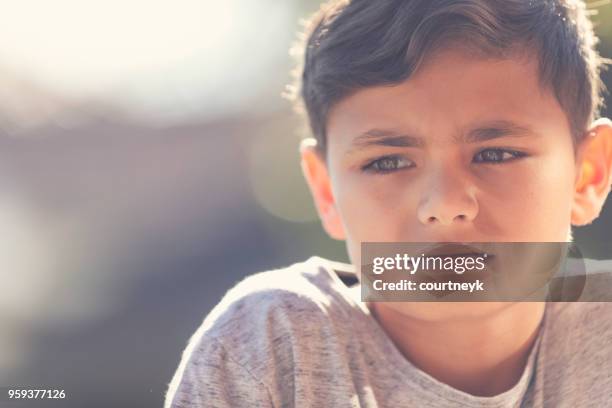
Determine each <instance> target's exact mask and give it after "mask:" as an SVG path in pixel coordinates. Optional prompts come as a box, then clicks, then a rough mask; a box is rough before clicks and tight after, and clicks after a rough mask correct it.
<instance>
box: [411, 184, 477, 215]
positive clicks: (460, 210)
mask: <svg viewBox="0 0 612 408" xmlns="http://www.w3.org/2000/svg"><path fill="white" fill-rule="evenodd" d="M477 214H478V202H477V201H476V198H475V196H474V191H473V188H471V187H470V185H469V183H467V182H466V181H465V177H463V178H462V177H461V175H458V174H455V177H452V176H449V175H444V176H439V177H436V178H435V179H432V180H431V181H430V182H428V183H427V187H426V191H425V192H424V194H423V195H422V196H421V201H420V203H419V206H418V208H417V217H418V219H419V221H421V223H423V224H424V225H452V224H462V223H463V224H464V223H467V222H471V221H473V220H474V218H475V217H476V215H477Z"/></svg>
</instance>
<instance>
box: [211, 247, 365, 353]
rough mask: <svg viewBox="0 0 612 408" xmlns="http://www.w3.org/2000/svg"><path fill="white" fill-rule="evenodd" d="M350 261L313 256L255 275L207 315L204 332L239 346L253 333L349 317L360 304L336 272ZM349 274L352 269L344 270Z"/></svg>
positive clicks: (288, 330)
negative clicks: (337, 260) (335, 260)
mask: <svg viewBox="0 0 612 408" xmlns="http://www.w3.org/2000/svg"><path fill="white" fill-rule="evenodd" d="M350 267H351V266H350V265H347V264H343V263H339V262H333V261H329V260H327V259H324V258H320V257H316V256H313V257H311V258H309V259H308V260H306V261H304V262H299V263H295V264H293V265H290V266H287V267H284V268H280V269H275V270H269V271H265V272H259V273H255V274H253V275H250V276H248V277H246V278H244V279H243V280H242V281H241V282H239V283H238V284H236V285H235V286H234V287H233V288H232V289H230V290H229V291H228V292H227V293H226V295H225V296H224V297H223V299H222V300H221V301H220V302H219V304H217V306H216V307H215V308H214V309H213V310H212V311H211V313H210V314H209V315H208V316H207V317H206V319H205V320H204V322H203V324H202V326H201V327H200V330H199V331H200V335H201V336H206V337H207V338H209V339H215V340H220V341H221V342H222V343H226V344H227V343H229V344H230V345H231V344H239V343H241V342H243V341H244V340H246V338H245V337H249V338H251V339H253V338H254V337H255V336H261V335H262V334H263V335H266V336H267V335H274V336H282V335H291V334H295V332H296V331H297V330H298V329H299V331H300V333H302V334H303V333H304V332H305V331H308V330H309V329H310V328H315V327H321V325H322V324H335V323H337V322H342V321H344V320H346V319H348V318H349V315H350V314H351V310H353V309H354V308H362V307H363V306H361V305H359V304H358V302H356V301H355V300H354V299H353V298H352V296H351V295H350V291H349V289H348V288H347V287H346V286H345V284H344V283H343V281H342V280H341V278H340V277H339V276H338V274H337V273H336V271H338V270H340V271H349V269H350ZM345 273H346V274H347V276H350V272H345Z"/></svg>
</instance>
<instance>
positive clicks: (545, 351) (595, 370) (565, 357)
mask: <svg viewBox="0 0 612 408" xmlns="http://www.w3.org/2000/svg"><path fill="white" fill-rule="evenodd" d="M333 268H334V263H333V262H331V261H327V260H325V259H322V258H318V257H313V258H310V259H309V260H308V261H306V262H304V263H299V264H295V265H292V266H291V267H288V268H285V269H281V270H276V271H268V272H263V273H259V274H256V275H253V276H251V277H249V278H246V279H245V280H244V281H242V282H241V283H239V284H238V285H237V286H236V287H235V288H234V289H232V290H231V291H229V292H228V294H227V295H226V296H225V298H224V299H223V301H222V302H221V303H220V304H219V305H218V306H217V307H216V308H215V309H214V310H213V312H211V314H210V315H209V316H208V317H207V318H206V319H205V321H204V323H203V324H202V326H201V327H200V328H199V329H198V330H197V332H196V333H195V334H194V335H193V337H192V338H191V340H190V341H189V344H188V347H187V348H186V350H185V351H184V353H183V357H182V361H181V363H180V365H179V368H178V370H177V372H176V374H175V375H174V378H173V380H172V382H171V384H170V387H169V390H168V393H167V396H166V404H165V407H167V408H169V407H173V408H179V407H294V406H295V407H368V408H370V407H436V408H444V407H457V406H459V407H519V406H524V407H555V408H556V407H572V408H577V407H603V406H612V303H549V304H547V308H546V312H545V315H544V319H543V321H542V330H540V332H539V335H538V338H537V340H536V343H535V346H534V347H533V349H532V350H531V353H530V355H529V359H528V364H527V366H526V367H525V371H524V372H523V375H522V377H521V379H520V381H519V382H518V383H517V384H516V385H515V386H514V387H513V388H512V389H510V390H509V391H507V392H505V393H502V394H500V395H497V396H494V397H475V396H472V395H469V394H467V393H465V392H462V391H459V390H457V389H454V388H452V387H450V386H448V385H446V384H443V383H441V382H439V381H437V380H435V379H434V378H433V377H431V376H429V375H428V374H426V373H425V372H423V371H421V370H419V369H418V368H416V367H415V366H414V365H412V364H411V363H410V362H409V361H408V360H406V359H405V358H404V357H403V356H402V355H401V354H400V352H399V350H398V349H397V348H396V347H395V345H394V344H393V343H392V342H391V341H390V339H389V338H388V337H387V336H386V334H385V332H384V331H383V330H382V329H381V327H380V326H379V325H378V323H377V322H376V320H375V319H374V318H373V317H372V316H371V315H370V313H369V310H368V308H367V307H366V306H365V305H364V304H363V303H361V302H359V300H358V299H356V298H355V296H354V294H353V293H352V291H351V290H349V289H348V288H347V287H346V286H345V285H344V284H343V283H342V281H341V280H340V279H339V278H338V276H337V275H336V274H335V273H334V272H333Z"/></svg>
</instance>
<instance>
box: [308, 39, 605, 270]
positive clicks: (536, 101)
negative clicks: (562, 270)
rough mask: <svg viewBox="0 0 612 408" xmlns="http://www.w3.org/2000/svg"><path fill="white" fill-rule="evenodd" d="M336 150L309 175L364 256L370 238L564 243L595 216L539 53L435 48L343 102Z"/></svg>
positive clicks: (330, 216) (321, 203)
mask: <svg viewBox="0 0 612 408" xmlns="http://www.w3.org/2000/svg"><path fill="white" fill-rule="evenodd" d="M327 149H328V151H327V162H326V163H324V164H323V165H320V166H321V168H320V169H316V167H317V165H316V164H313V163H308V162H309V160H310V161H312V159H309V158H308V157H306V156H303V158H304V159H305V160H304V161H303V164H304V165H305V173H306V177H307V179H308V181H309V184H310V187H311V189H312V191H313V195H314V197H315V201H316V203H317V207H318V210H319V212H320V214H321V217H322V219H323V224H324V225H325V227H326V229H327V231H328V233H329V234H330V235H332V236H333V237H335V238H338V239H346V242H347V248H348V251H349V255H350V257H351V260H352V262H353V263H354V264H355V265H359V259H360V244H361V242H372V241H375V242H438V241H445V242H449V241H459V242H469V241H472V242H494V241H498V242H522V241H527V242H534V241H535V242H537V241H541V242H548V241H550V242H561V241H566V240H567V239H568V236H569V234H570V226H571V224H572V223H575V224H581V223H586V222H589V221H588V220H584V219H578V218H580V211H576V209H575V201H576V183H577V181H578V176H579V175H580V171H579V166H578V164H579V163H578V162H577V156H576V152H575V149H574V146H573V142H572V137H571V133H570V127H569V123H568V119H567V117H566V114H565V113H564V111H563V110H562V108H561V106H560V105H559V103H558V101H557V100H556V98H555V97H554V95H553V94H552V92H551V91H550V90H547V89H544V88H543V87H542V86H541V85H540V83H539V76H538V66H537V63H536V61H535V60H534V59H532V58H527V57H524V58H518V57H517V58H516V59H508V60H498V59H482V58H479V57H474V56H473V55H470V54H468V53H465V52H461V51H453V50H445V51H442V52H439V53H437V54H435V55H432V56H431V57H430V58H428V59H427V60H426V61H425V63H424V65H422V67H421V68H420V69H419V70H418V71H417V72H416V73H415V74H414V75H413V76H411V77H410V78H409V80H407V81H405V82H403V83H401V84H399V85H396V86H389V87H373V88H367V89H364V90H360V91H358V92H356V93H355V94H353V95H352V96H349V97H347V98H346V99H344V100H342V101H341V102H339V103H338V104H337V105H335V106H334V108H333V109H332V110H331V112H330V114H329V120H328V125H327ZM304 162H305V163H304ZM608 164H609V163H608ZM313 166H314V168H313ZM326 186H328V187H326ZM326 188H329V190H330V191H328V192H326ZM606 194H607V192H606ZM604 199H605V197H604ZM602 204H603V202H602ZM582 216H583V218H584V214H582Z"/></svg>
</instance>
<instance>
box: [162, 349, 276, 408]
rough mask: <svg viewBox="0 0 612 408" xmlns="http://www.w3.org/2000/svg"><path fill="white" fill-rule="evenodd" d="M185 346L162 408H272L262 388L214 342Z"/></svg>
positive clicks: (265, 388) (257, 381) (263, 386)
mask: <svg viewBox="0 0 612 408" xmlns="http://www.w3.org/2000/svg"><path fill="white" fill-rule="evenodd" d="M198 343H199V344H197V345H195V346H193V347H188V348H187V349H186V350H185V352H184V353H183V358H182V360H181V363H180V365H179V368H178V370H177V371H176V373H175V374H174V378H173V379H172V382H171V383H170V386H169V388H168V392H167V394H166V401H165V404H164V408H200V407H207V408H208V407H215V408H216V407H218V408H226V407H227V408H230V407H247V406H248V407H262V408H263V407H266V408H268V407H273V406H274V405H273V404H272V400H271V397H270V393H269V390H268V388H267V387H266V385H265V384H264V383H263V382H261V381H260V380H258V379H257V378H255V377H254V376H253V375H252V374H251V373H250V372H249V371H248V370H247V369H246V368H245V367H244V366H242V365H241V364H239V363H238V362H237V361H236V360H234V359H233V358H232V357H231V356H230V354H229V353H228V352H227V350H225V348H224V347H223V345H222V344H221V343H220V342H219V341H218V340H215V339H206V340H201V341H199V342H198Z"/></svg>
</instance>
